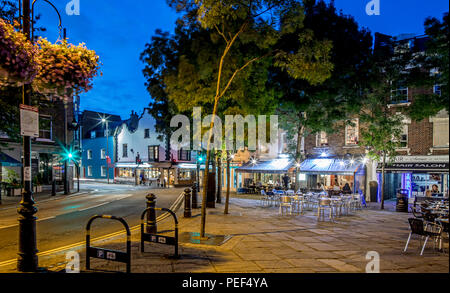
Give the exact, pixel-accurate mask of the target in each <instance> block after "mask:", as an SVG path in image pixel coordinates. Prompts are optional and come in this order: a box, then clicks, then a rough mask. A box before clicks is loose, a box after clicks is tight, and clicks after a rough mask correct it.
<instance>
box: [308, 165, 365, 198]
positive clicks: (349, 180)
mask: <svg viewBox="0 0 450 293" xmlns="http://www.w3.org/2000/svg"><path fill="white" fill-rule="evenodd" d="M299 179H300V187H301V188H307V189H317V187H318V183H320V184H321V185H322V186H324V188H325V189H326V190H333V189H336V190H337V189H339V190H342V188H343V187H344V186H345V185H346V184H348V185H349V186H350V189H351V191H352V192H353V193H361V194H364V195H365V194H366V191H365V185H366V167H365V163H364V161H360V160H357V159H353V158H310V159H306V160H304V161H303V162H302V163H301V164H300V174H299Z"/></svg>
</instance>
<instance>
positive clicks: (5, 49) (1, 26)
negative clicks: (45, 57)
mask: <svg viewBox="0 0 450 293" xmlns="http://www.w3.org/2000/svg"><path fill="white" fill-rule="evenodd" d="M36 55H37V47H36V46H34V45H33V44H32V43H31V42H29V41H28V40H27V38H26V36H25V35H24V34H23V33H21V32H19V31H16V30H15V28H14V26H12V25H11V24H9V23H8V22H6V21H5V20H3V19H0V86H22V85H23V84H28V83H31V81H32V80H33V79H34V77H35V76H36V74H37V72H38V70H39V65H38V63H37V61H36Z"/></svg>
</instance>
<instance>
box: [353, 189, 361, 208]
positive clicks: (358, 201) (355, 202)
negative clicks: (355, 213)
mask: <svg viewBox="0 0 450 293" xmlns="http://www.w3.org/2000/svg"><path fill="white" fill-rule="evenodd" d="M352 206H353V209H354V210H360V209H362V204H361V196H360V195H359V193H355V194H353V198H352Z"/></svg>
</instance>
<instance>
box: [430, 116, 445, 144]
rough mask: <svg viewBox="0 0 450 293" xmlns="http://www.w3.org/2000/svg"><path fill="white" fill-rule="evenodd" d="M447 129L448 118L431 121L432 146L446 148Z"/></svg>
mask: <svg viewBox="0 0 450 293" xmlns="http://www.w3.org/2000/svg"><path fill="white" fill-rule="evenodd" d="M436 120H437V119H436ZM448 131H449V127H448V119H446V121H445V120H444V119H442V120H441V121H434V122H433V147H435V148H448V146H449V142H448V136H449V135H448Z"/></svg>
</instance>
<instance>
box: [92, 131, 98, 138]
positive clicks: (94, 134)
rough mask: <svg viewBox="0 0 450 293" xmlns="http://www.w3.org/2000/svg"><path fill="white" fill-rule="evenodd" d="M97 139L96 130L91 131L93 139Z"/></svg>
mask: <svg viewBox="0 0 450 293" xmlns="http://www.w3.org/2000/svg"><path fill="white" fill-rule="evenodd" d="M96 137H97V132H95V130H92V131H91V138H96Z"/></svg>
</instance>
